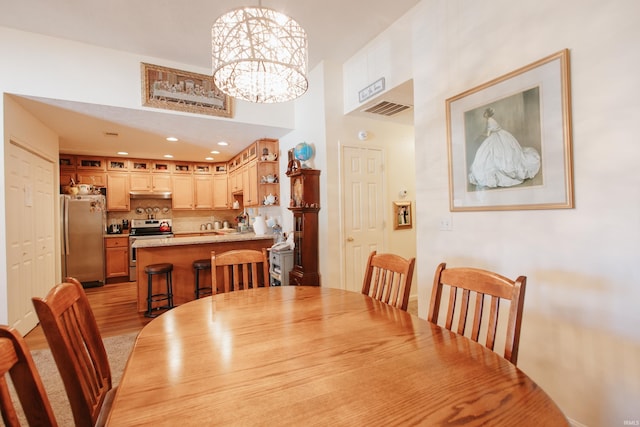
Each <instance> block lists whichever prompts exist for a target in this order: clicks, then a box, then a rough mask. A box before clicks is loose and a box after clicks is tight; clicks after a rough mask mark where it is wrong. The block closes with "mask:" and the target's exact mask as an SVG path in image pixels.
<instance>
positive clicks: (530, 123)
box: [446, 49, 573, 211]
mask: <svg viewBox="0 0 640 427" xmlns="http://www.w3.org/2000/svg"><path fill="white" fill-rule="evenodd" d="M446 104H447V137H448V153H449V196H450V197H449V207H450V210H451V211H472V210H513V209H561V208H572V207H573V177H572V161H571V116H570V87H569V52H568V50H566V49H565V50H562V51H560V52H558V53H555V54H553V55H550V56H548V57H546V58H543V59H541V60H539V61H537V62H535V63H533V64H530V65H527V66H526V67H523V68H520V69H518V70H516V71H513V72H511V73H509V74H507V75H505V76H502V77H499V78H497V79H494V80H492V81H490V82H487V83H485V84H483V85H481V86H478V87H475V88H473V89H470V90H467V91H465V92H463V93H461V94H459V95H456V96H454V97H452V98H449V99H447V101H446Z"/></svg>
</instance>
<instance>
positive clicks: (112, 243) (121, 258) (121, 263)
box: [104, 237, 129, 279]
mask: <svg viewBox="0 0 640 427" xmlns="http://www.w3.org/2000/svg"><path fill="white" fill-rule="evenodd" d="M104 247H105V277H106V278H107V279H112V278H115V277H126V278H127V279H128V278H129V237H105V239H104Z"/></svg>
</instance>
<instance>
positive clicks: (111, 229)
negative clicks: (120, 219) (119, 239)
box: [107, 224, 122, 234]
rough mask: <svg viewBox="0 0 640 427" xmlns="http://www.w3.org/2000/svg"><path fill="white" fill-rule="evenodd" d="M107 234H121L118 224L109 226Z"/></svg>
mask: <svg viewBox="0 0 640 427" xmlns="http://www.w3.org/2000/svg"><path fill="white" fill-rule="evenodd" d="M107 233H108V234H122V228H121V226H120V224H110V225H109V227H108V228H107Z"/></svg>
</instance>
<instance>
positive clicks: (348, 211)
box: [342, 146, 387, 292]
mask: <svg viewBox="0 0 640 427" xmlns="http://www.w3.org/2000/svg"><path fill="white" fill-rule="evenodd" d="M383 157H384V156H383V152H382V150H381V149H375V148H363V147H352V146H343V148H342V176H343V181H342V182H343V188H342V194H343V197H344V201H343V206H344V212H343V219H342V220H343V222H344V224H343V230H344V236H345V242H344V245H345V251H344V254H345V259H344V271H345V278H344V280H345V286H344V287H345V289H348V290H351V291H356V292H359V291H361V290H362V280H363V278H364V269H365V266H366V264H367V258H368V257H369V253H371V251H374V250H377V251H378V252H381V251H383V250H384V225H385V221H384V207H385V206H386V205H387V203H386V199H385V192H384V188H385V185H384V166H383Z"/></svg>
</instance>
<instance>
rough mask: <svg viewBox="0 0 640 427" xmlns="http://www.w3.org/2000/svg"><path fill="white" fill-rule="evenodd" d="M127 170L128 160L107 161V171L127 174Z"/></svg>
mask: <svg viewBox="0 0 640 427" xmlns="http://www.w3.org/2000/svg"><path fill="white" fill-rule="evenodd" d="M128 170H129V160H127V159H107V171H115V172H118V171H119V172H127V171H128Z"/></svg>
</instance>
